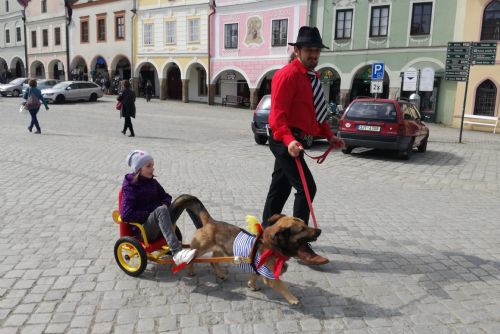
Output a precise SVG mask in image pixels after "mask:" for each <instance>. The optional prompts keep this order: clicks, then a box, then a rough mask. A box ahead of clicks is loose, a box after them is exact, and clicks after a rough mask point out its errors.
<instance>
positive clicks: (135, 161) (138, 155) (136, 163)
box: [127, 150, 153, 173]
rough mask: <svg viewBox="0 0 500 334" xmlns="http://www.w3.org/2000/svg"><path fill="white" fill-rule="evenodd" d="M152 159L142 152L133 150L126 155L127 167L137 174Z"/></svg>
mask: <svg viewBox="0 0 500 334" xmlns="http://www.w3.org/2000/svg"><path fill="white" fill-rule="evenodd" d="M150 160H153V157H152V156H151V155H149V153H148V152H146V151H142V150H134V151H132V152H130V153H129V154H128V155H127V165H128V166H129V167H130V168H132V170H133V171H134V172H135V173H137V172H138V171H139V169H141V168H142V167H144V166H145V165H146V164H147V163H148V162H149V161H150Z"/></svg>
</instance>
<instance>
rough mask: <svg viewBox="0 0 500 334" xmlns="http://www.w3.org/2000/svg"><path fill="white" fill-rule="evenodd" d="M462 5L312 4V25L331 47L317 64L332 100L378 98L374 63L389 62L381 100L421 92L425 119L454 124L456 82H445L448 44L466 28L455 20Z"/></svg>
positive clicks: (347, 0) (348, 0) (377, 0)
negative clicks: (374, 89) (373, 88)
mask: <svg viewBox="0 0 500 334" xmlns="http://www.w3.org/2000/svg"><path fill="white" fill-rule="evenodd" d="M460 2H461V1H442V0H440V1H437V0H427V1H423V0H397V1H396V0H318V1H312V3H311V7H310V16H309V23H310V25H314V26H317V27H318V28H319V29H320V31H321V34H322V37H323V43H324V44H325V45H327V46H328V47H329V48H330V49H329V50H324V51H323V52H322V54H321V59H320V65H319V66H318V70H319V71H320V73H321V77H322V79H323V84H324V88H325V91H326V94H327V95H328V97H329V100H330V101H334V102H335V103H337V104H342V105H343V106H346V105H347V104H348V103H349V102H350V101H351V100H352V99H354V98H355V97H357V96H373V95H372V94H371V93H370V85H371V77H372V64H374V63H384V66H385V73H384V76H383V91H382V93H380V94H378V96H379V97H390V98H396V97H398V98H399V97H409V96H410V95H411V94H412V93H415V92H416V90H417V88H418V94H419V95H420V99H421V103H420V110H421V112H422V114H423V116H424V118H425V119H426V120H428V121H436V122H442V123H445V124H451V123H452V117H453V107H454V103H455V101H454V100H455V91H456V83H453V82H450V81H445V80H444V71H445V66H446V65H445V64H446V51H447V43H448V42H449V41H453V40H454V39H455V37H456V36H455V31H458V30H460V29H459V28H463V27H462V25H463V22H456V19H455V18H456V17H457V12H460V9H459V8H458V7H459V6H460ZM458 25H460V27H459V26H458ZM457 38H460V36H458V37H457ZM405 72H406V75H405Z"/></svg>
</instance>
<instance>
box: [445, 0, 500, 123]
mask: <svg viewBox="0 0 500 334" xmlns="http://www.w3.org/2000/svg"><path fill="white" fill-rule="evenodd" d="M460 14H461V15H460V16H461V17H460V18H459V20H460V21H461V22H467V24H464V25H460V26H458V31H457V34H458V35H459V36H460V38H459V39H460V40H461V41H472V42H485V43H496V44H497V53H496V61H495V64H494V65H472V66H471V67H470V74H469V85H468V89H467V94H466V93H465V83H464V82H460V83H456V84H455V85H456V86H457V87H456V96H455V103H454V108H453V109H452V110H453V114H452V116H453V125H454V126H456V127H459V126H460V122H461V117H462V109H463V96H464V95H466V97H467V100H466V106H465V113H467V114H474V115H483V116H496V117H499V116H500V111H499V105H500V48H499V41H500V1H499V0H469V1H466V3H464V6H463V7H462V11H461V13H460ZM466 126H467V125H466ZM467 127H469V128H470V127H471V126H470V125H468V126H467ZM474 129H482V130H487V131H491V127H489V128H485V127H481V126H474ZM497 132H498V129H497Z"/></svg>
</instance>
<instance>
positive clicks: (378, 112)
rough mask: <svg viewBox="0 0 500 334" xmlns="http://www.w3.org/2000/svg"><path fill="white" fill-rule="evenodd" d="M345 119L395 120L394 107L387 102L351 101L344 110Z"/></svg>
mask: <svg viewBox="0 0 500 334" xmlns="http://www.w3.org/2000/svg"><path fill="white" fill-rule="evenodd" d="M345 118H346V119H351V120H355V119H362V120H378V121H384V122H396V120H397V117H396V108H394V104H392V103H389V102H373V101H366V102H362V101H359V102H353V103H352V104H351V105H350V106H349V108H348V109H347V110H346V112H345Z"/></svg>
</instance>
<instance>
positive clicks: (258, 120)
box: [252, 95, 342, 148]
mask: <svg viewBox="0 0 500 334" xmlns="http://www.w3.org/2000/svg"><path fill="white" fill-rule="evenodd" d="M333 109H335V112H334V111H332V105H328V117H327V122H328V124H329V125H330V129H332V131H333V133H337V130H338V128H339V119H340V116H342V113H341V112H338V111H337V110H338V109H337V108H333ZM270 111H271V95H264V96H263V97H262V99H261V100H260V102H259V104H258V105H257V108H256V109H255V111H254V113H253V120H252V131H253V135H254V139H255V142H256V143H257V144H259V145H264V144H265V143H266V142H267V138H268V135H267V127H268V126H269V120H268V118H269V112H270ZM339 113H340V114H339ZM314 139H316V138H314V137H313V136H306V138H304V140H303V141H302V145H303V146H304V147H305V148H309V147H311V146H312V144H313V142H314Z"/></svg>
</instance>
